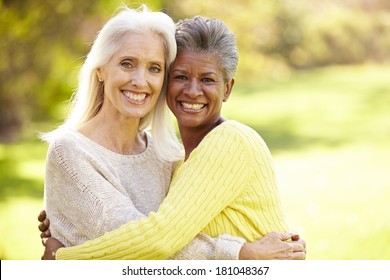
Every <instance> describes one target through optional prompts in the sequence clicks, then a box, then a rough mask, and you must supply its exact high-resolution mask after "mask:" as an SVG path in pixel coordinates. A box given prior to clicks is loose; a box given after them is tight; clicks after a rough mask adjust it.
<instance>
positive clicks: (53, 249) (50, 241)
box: [41, 237, 65, 260]
mask: <svg viewBox="0 0 390 280" xmlns="http://www.w3.org/2000/svg"><path fill="white" fill-rule="evenodd" d="M42 245H43V246H45V252H44V253H43V256H42V257H41V259H42V260H55V259H56V253H57V250H58V249H59V248H61V247H65V246H64V244H62V243H61V242H60V241H58V240H57V239H55V238H53V237H49V238H42Z"/></svg>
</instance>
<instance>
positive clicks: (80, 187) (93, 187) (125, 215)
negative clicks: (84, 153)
mask: <svg viewBox="0 0 390 280" xmlns="http://www.w3.org/2000/svg"><path fill="white" fill-rule="evenodd" d="M79 158H80V157H76V156H75V154H74V151H73V150H71V151H70V152H69V151H67V152H65V151H62V150H61V147H54V148H52V149H51V150H50V152H49V155H48V160H47V166H48V174H50V176H49V178H48V183H47V186H46V187H47V192H46V198H47V199H48V200H49V203H48V204H49V209H50V207H51V206H50V205H52V207H56V209H55V211H53V212H54V215H53V216H52V217H54V218H53V219H52V221H54V222H53V224H54V225H55V227H56V224H55V223H56V222H57V221H56V217H58V215H61V219H62V220H64V219H65V220H66V221H67V224H68V225H70V226H71V227H72V228H73V230H74V231H76V232H83V233H84V232H85V234H84V240H83V241H86V240H88V239H93V238H96V237H97V236H96V235H93V234H92V232H99V234H100V235H102V234H103V233H104V232H103V231H108V230H112V229H114V228H117V227H119V226H120V225H122V224H125V222H127V221H128V220H131V219H138V218H139V217H143V215H142V214H141V213H140V212H139V211H138V210H137V209H136V208H135V207H134V205H133V203H132V201H131V199H130V198H129V197H128V196H127V195H121V194H120V193H119V192H118V190H117V189H119V187H118V186H114V185H113V184H115V182H113V179H111V180H110V182H108V181H107V179H106V178H110V176H109V174H108V173H109V172H108V171H104V170H96V169H95V168H93V165H92V164H90V163H89V162H88V161H87V160H86V159H83V160H81V161H79ZM69 162H72V163H71V164H70V163H69ZM73 165H74V166H73ZM70 166H73V169H71V168H70ZM79 170H82V171H83V173H77V172H76V171H79ZM105 173H106V174H105ZM57 181H58V182H61V185H60V187H59V186H58V185H57V184H58V183H57V184H56V183H54V182H57ZM86 190H87V191H86ZM108 190H109V191H110V193H111V192H117V193H119V195H120V198H115V199H116V203H107V200H108V198H107V194H110V193H107V191H108ZM55 198H56V199H57V200H55ZM112 200H113V199H112ZM63 201H67V203H63ZM96 201H97V202H96ZM88 203H93V204H94V205H93V207H92V206H88ZM118 205H119V206H120V207H118ZM109 206H115V207H116V212H113V209H109V210H107V209H106V208H107V207H109ZM52 209H53V208H52ZM69 209H71V211H69ZM89 209H93V210H94V212H96V213H97V214H95V217H96V216H97V217H98V218H94V219H90V218H88V217H90V215H91V211H90V210H89ZM75 213H76V214H77V215H75ZM105 213H111V214H113V215H110V217H109V220H110V221H111V224H109V225H104V224H103V222H104V221H103V222H100V223H99V221H100V220H101V216H103V215H104V214H105ZM115 213H116V214H115ZM45 215H46V214H45ZM99 218H100V219H99ZM40 219H41V220H42V221H43V220H44V218H43V217H40ZM124 219H127V220H124ZM105 220H107V219H105ZM48 221H49V220H48V219H47V220H46V222H48ZM90 222H92V224H91V223H90ZM115 225H117V226H115ZM42 226H45V225H44V224H41V225H40V227H42ZM46 230H48V228H46ZM41 231H42V230H41ZM52 231H53V237H56V238H57V239H59V240H60V241H62V243H65V242H66V241H67V240H68V239H67V234H68V232H63V231H62V230H61V229H56V228H54V229H53V230H52ZM43 235H44V233H43V232H42V234H41V237H43ZM46 237H49V236H46ZM49 241H50V240H49ZM242 243H243V242H242V241H241V239H240V238H235V237H231V239H226V238H222V237H221V238H220V237H217V238H215V239H213V238H210V237H208V236H207V237H206V236H200V237H198V236H197V237H195V239H194V240H192V241H191V242H190V243H189V244H188V245H187V246H186V247H185V248H183V249H182V250H181V251H180V252H178V253H177V254H175V255H174V256H172V257H173V258H180V259H216V258H217V259H237V258H238V255H239V251H240V249H241V247H242ZM65 244H66V245H67V246H70V244H69V242H68V243H65ZM61 245H62V244H61ZM62 246H63V245H62ZM54 247H55V246H54V245H53V246H51V248H54ZM46 249H47V248H46Z"/></svg>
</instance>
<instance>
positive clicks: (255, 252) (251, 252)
mask: <svg viewBox="0 0 390 280" xmlns="http://www.w3.org/2000/svg"><path fill="white" fill-rule="evenodd" d="M288 240H291V241H288ZM305 258H306V242H305V241H304V240H303V239H300V237H299V235H298V234H293V233H284V232H271V233H269V234H267V235H266V236H264V237H263V238H261V239H259V240H257V241H255V242H253V243H246V244H245V245H244V246H243V247H242V248H241V251H240V256H239V259H240V260H304V259H305Z"/></svg>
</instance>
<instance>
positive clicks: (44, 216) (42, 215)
mask: <svg viewBox="0 0 390 280" xmlns="http://www.w3.org/2000/svg"><path fill="white" fill-rule="evenodd" d="M44 219H46V211H45V210H42V211H41V212H39V215H38V221H40V222H42V221H43V220H44Z"/></svg>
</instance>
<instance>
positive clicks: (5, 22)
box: [0, 0, 390, 142]
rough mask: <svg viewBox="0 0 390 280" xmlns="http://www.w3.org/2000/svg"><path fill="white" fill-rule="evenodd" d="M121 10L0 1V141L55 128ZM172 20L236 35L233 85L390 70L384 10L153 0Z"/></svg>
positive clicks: (44, 0)
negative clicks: (328, 69) (380, 67)
mask: <svg viewBox="0 0 390 280" xmlns="http://www.w3.org/2000/svg"><path fill="white" fill-rule="evenodd" d="M122 2H123V3H125V4H128V5H129V6H132V7H138V6H139V4H140V3H141V2H139V1H137V2H135V1H119V0H94V1H91V0H90V1H77V0H57V1H52V0H12V1H11V0H2V1H0V36H1V41H0V110H1V114H2V117H1V118H0V141H2V142H10V141H12V140H18V139H20V138H21V137H23V133H24V132H25V131H26V128H29V127H30V126H31V125H32V124H34V125H35V124H36V123H37V122H43V121H48V122H51V123H53V122H59V121H60V120H61V119H62V118H63V117H64V115H65V113H64V111H63V109H64V108H65V107H64V102H65V101H66V100H68V99H69V97H70V95H71V93H72V91H73V89H74V88H75V87H76V86H77V68H78V66H79V65H80V64H81V63H82V60H83V56H85V54H86V53H87V52H88V49H89V43H90V42H91V41H92V40H93V38H94V36H95V34H96V32H97V31H98V30H99V29H100V28H101V26H102V25H103V23H104V22H105V21H106V20H107V19H108V18H109V17H110V16H111V15H112V14H113V13H114V12H115V10H116V9H117V8H118V7H119V6H120V5H121V3H122ZM144 3H145V4H147V5H148V6H149V7H150V8H151V9H153V10H163V11H165V12H167V13H168V14H169V15H171V16H172V17H173V18H174V19H175V20H179V19H182V18H185V17H190V16H194V15H197V14H201V15H205V16H209V17H217V18H220V19H222V20H224V21H225V22H226V23H227V24H228V26H229V27H230V28H231V29H232V31H233V32H234V33H235V34H236V35H237V39H238V44H239V51H240V64H239V72H238V73H237V78H238V81H239V82H242V83H243V82H246V81H248V80H255V81H257V82H261V81H266V80H282V81H283V80H287V79H288V78H289V77H290V75H291V73H292V72H293V71H296V70H301V69H312V68H317V67H321V66H326V65H331V64H355V63H359V64H360V63H364V62H375V63H389V62H390V52H389V51H388V50H389V49H390V1H388V0H371V1H367V0H329V1H322V0H300V1H296V0H262V1H257V0H226V1H224V2H223V3H222V2H221V1H217V0H208V1H196V0H186V1H183V0H150V1H144Z"/></svg>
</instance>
